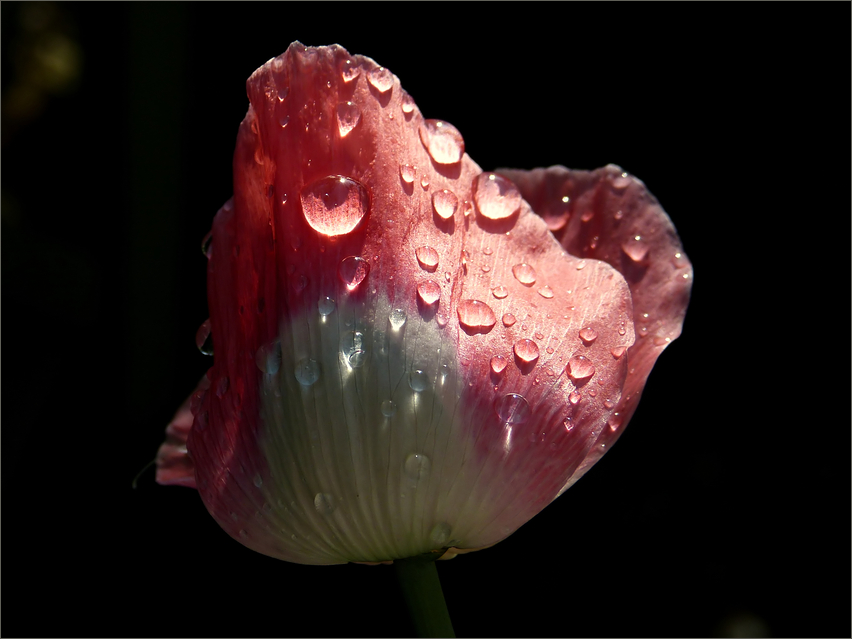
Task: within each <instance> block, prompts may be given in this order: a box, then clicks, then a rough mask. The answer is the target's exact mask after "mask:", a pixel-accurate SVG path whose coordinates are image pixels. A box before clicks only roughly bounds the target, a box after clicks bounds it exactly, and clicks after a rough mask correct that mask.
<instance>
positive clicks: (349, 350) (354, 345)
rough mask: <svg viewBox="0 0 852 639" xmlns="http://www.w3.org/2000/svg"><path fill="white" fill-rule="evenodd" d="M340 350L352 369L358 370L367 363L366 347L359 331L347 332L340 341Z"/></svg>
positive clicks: (362, 335)
mask: <svg viewBox="0 0 852 639" xmlns="http://www.w3.org/2000/svg"><path fill="white" fill-rule="evenodd" d="M340 346H341V350H342V351H343V355H344V357H345V358H346V361H347V362H349V366H351V367H352V368H360V367H361V366H363V365H364V363H365V362H366V361H367V347H366V344H364V334H363V333H362V332H361V331H349V332H348V333H345V334H344V335H343V337H342V338H341V340H340Z"/></svg>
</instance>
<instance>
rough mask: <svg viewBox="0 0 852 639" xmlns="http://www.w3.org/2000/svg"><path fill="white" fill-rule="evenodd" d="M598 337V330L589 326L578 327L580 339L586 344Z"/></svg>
mask: <svg viewBox="0 0 852 639" xmlns="http://www.w3.org/2000/svg"><path fill="white" fill-rule="evenodd" d="M597 338H598V332H597V331H596V330H595V329H593V328H592V327H591V326H586V327H585V328H581V329H580V339H581V340H583V343H584V344H585V345H586V346H588V345H589V344H591V343H592V342H594V341H595V340H596V339H597Z"/></svg>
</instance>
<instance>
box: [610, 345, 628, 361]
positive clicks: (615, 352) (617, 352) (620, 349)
mask: <svg viewBox="0 0 852 639" xmlns="http://www.w3.org/2000/svg"><path fill="white" fill-rule="evenodd" d="M626 350H627V348H626V347H625V346H616V347H615V348H613V349H612V350H611V351H610V352H611V353H612V356H613V357H614V358H615V359H619V358H620V357H621V356H622V355H624V351H626Z"/></svg>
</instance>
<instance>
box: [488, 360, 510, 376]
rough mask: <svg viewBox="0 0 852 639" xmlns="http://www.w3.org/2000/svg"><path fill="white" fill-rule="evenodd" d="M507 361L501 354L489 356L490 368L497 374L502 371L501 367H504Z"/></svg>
mask: <svg viewBox="0 0 852 639" xmlns="http://www.w3.org/2000/svg"><path fill="white" fill-rule="evenodd" d="M508 363H509V360H507V359H506V358H505V357H503V356H502V355H495V356H494V357H492V358H491V370H492V371H494V374H495V375H499V374H500V373H502V372H503V369H505V368H506V365H507V364H508Z"/></svg>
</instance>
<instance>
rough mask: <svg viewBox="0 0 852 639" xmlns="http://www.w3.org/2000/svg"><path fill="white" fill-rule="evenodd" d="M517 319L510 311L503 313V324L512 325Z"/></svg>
mask: <svg viewBox="0 0 852 639" xmlns="http://www.w3.org/2000/svg"><path fill="white" fill-rule="evenodd" d="M517 321H518V320H517V318H516V317H515V316H514V315H512V314H511V313H506V314H504V315H503V326H514V324H515V322H517Z"/></svg>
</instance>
